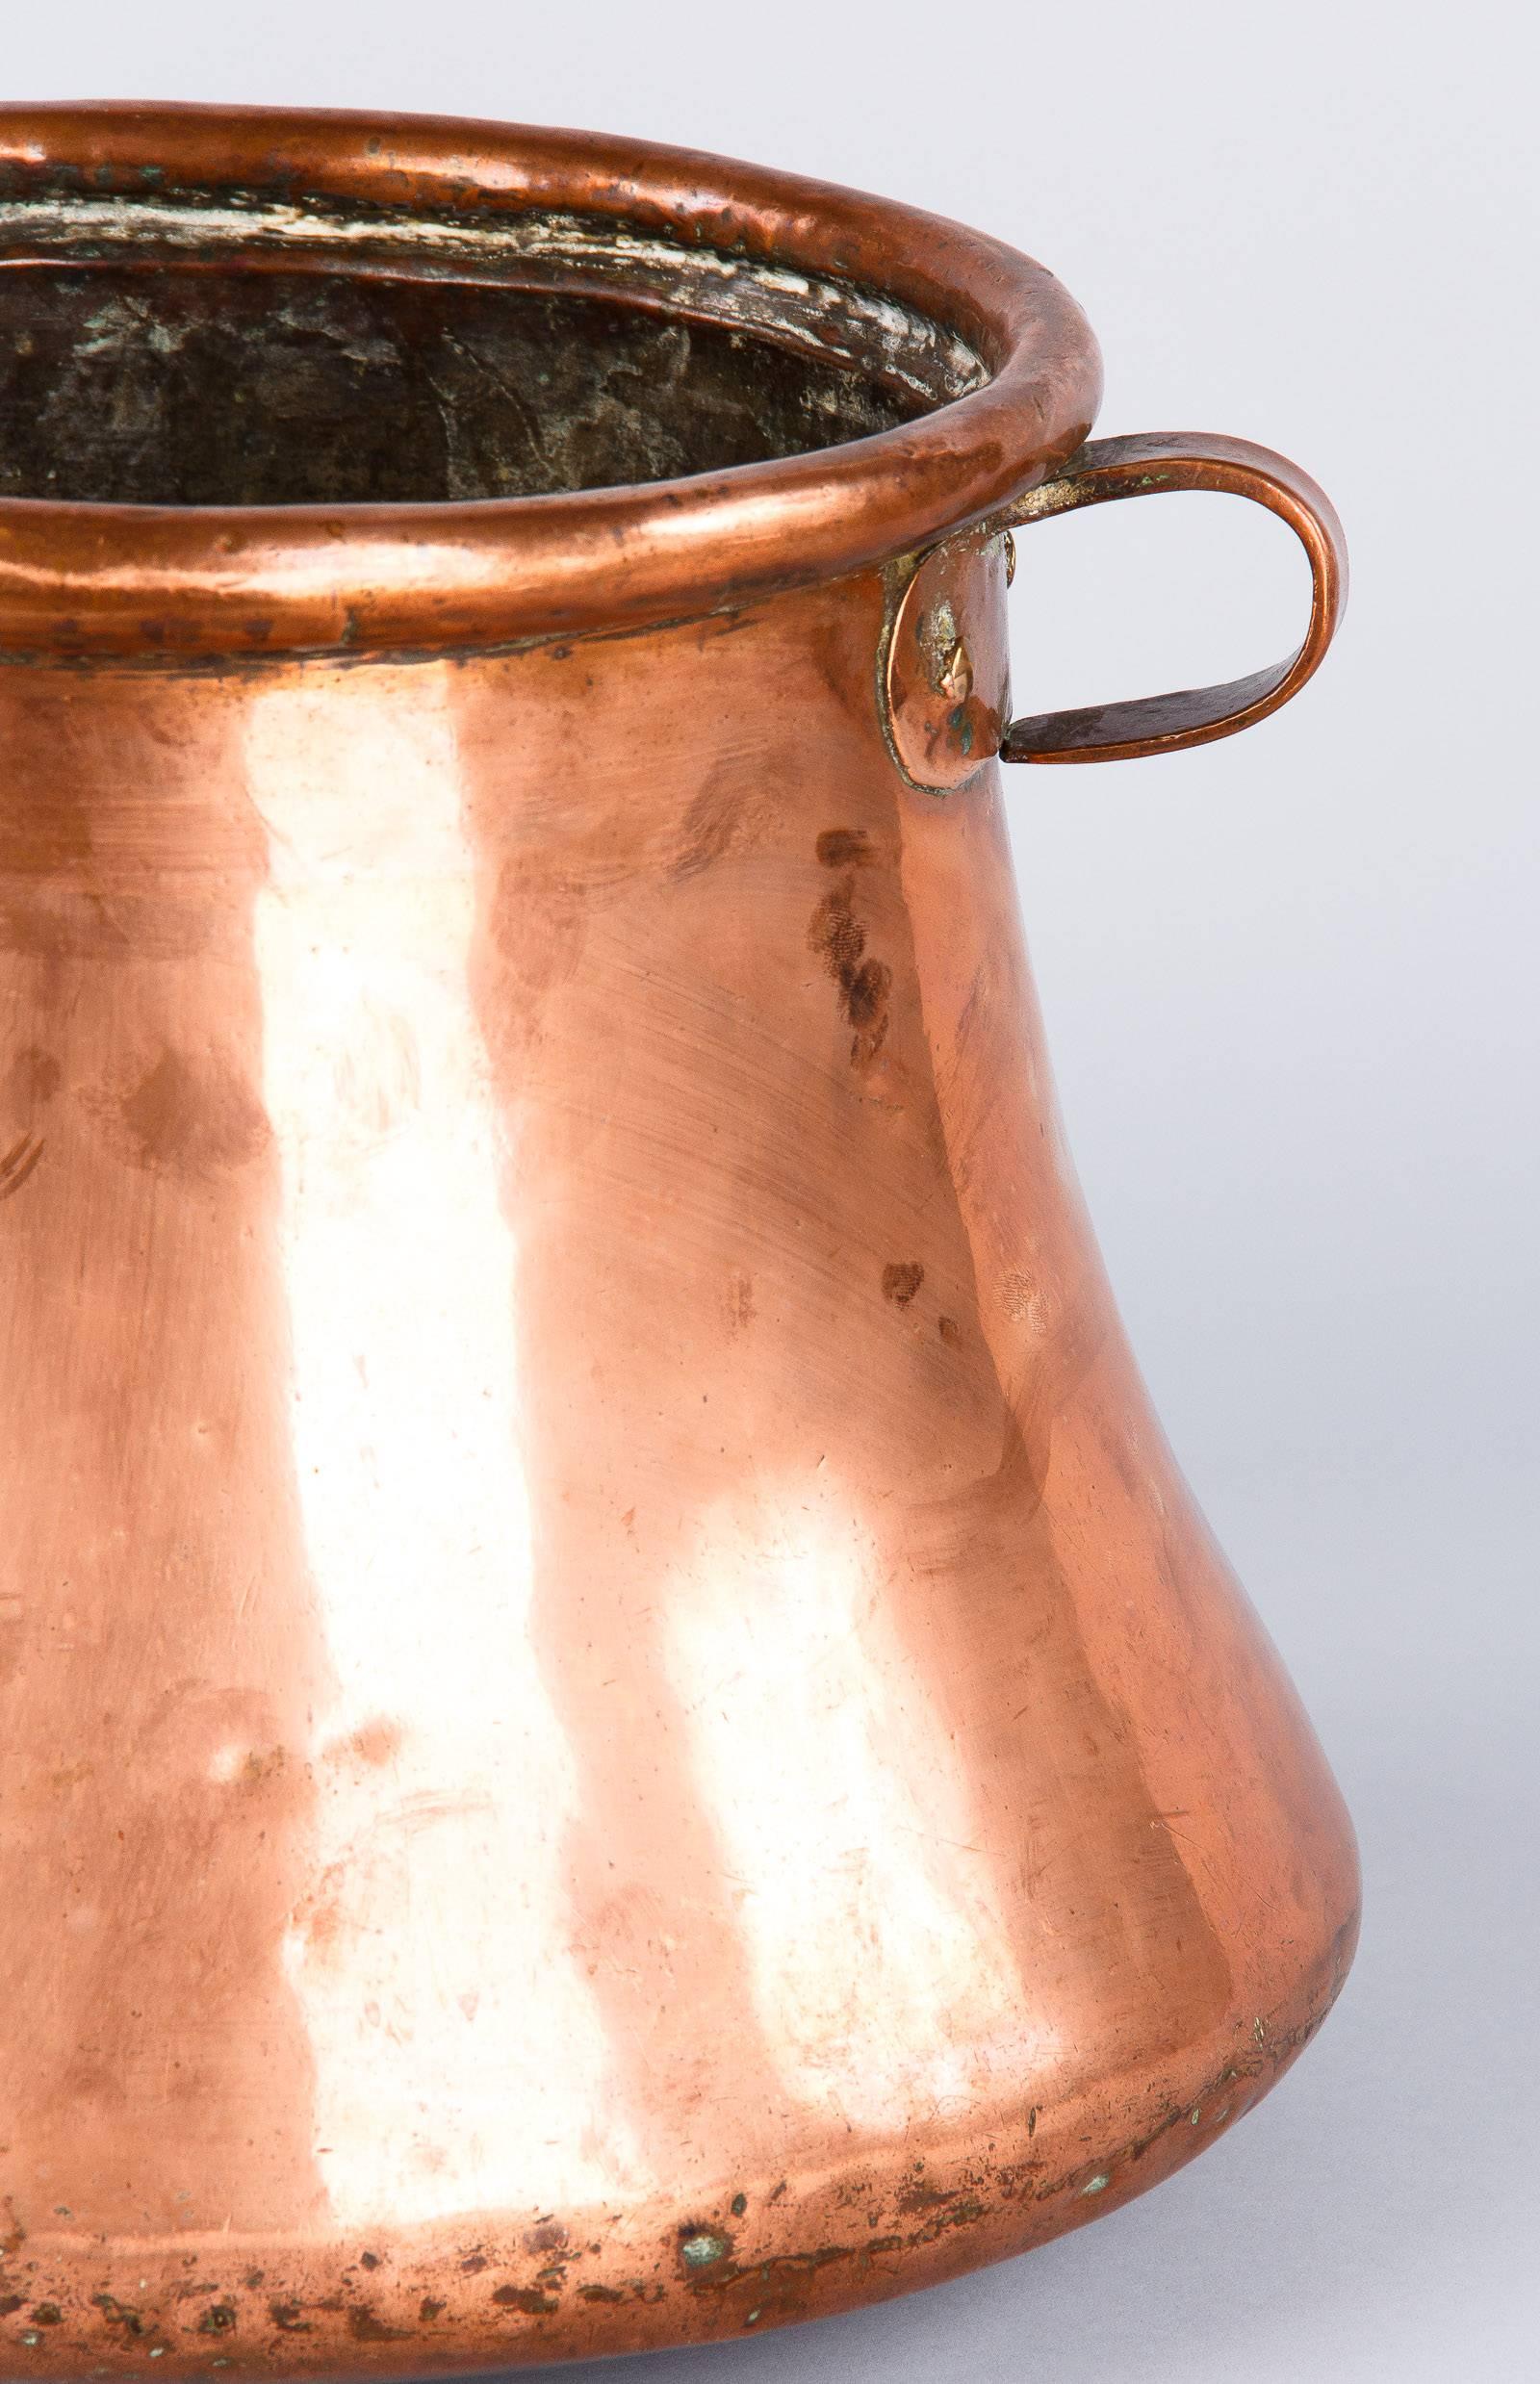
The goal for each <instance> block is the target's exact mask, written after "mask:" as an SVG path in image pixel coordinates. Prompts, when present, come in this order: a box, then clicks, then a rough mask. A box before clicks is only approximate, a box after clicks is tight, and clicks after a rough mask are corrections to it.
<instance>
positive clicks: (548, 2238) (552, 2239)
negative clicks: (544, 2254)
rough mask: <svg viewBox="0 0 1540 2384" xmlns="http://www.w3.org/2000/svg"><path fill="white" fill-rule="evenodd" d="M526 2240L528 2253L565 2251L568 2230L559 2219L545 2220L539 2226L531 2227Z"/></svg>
mask: <svg viewBox="0 0 1540 2384" xmlns="http://www.w3.org/2000/svg"><path fill="white" fill-rule="evenodd" d="M524 2240H525V2247H526V2250H528V2251H565V2250H566V2248H567V2230H566V2228H565V2227H564V2226H563V2225H562V2224H561V2221H560V2220H559V2219H557V2218H545V2219H542V2221H541V2223H540V2224H539V2226H537V2227H531V2228H530V2229H529V2232H528V2234H527V2235H526V2237H525V2239H524Z"/></svg>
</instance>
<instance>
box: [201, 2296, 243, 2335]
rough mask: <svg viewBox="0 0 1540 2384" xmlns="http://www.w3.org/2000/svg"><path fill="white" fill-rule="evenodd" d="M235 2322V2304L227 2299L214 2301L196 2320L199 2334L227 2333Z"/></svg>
mask: <svg viewBox="0 0 1540 2384" xmlns="http://www.w3.org/2000/svg"><path fill="white" fill-rule="evenodd" d="M234 2324H235V2306H234V2304H233V2303H232V2302H229V2301H216V2302H215V2304H214V2307H213V2308H212V2309H208V2310H205V2311H204V2313H203V2315H202V2317H201V2318H200V2319H199V2320H198V2332H199V2334H228V2333H229V2332H230V2329H231V2327H232V2326H233V2325H234Z"/></svg>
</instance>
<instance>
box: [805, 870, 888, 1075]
mask: <svg viewBox="0 0 1540 2384" xmlns="http://www.w3.org/2000/svg"><path fill="white" fill-rule="evenodd" d="M855 892H856V879H855V873H854V872H853V871H848V872H847V873H846V875H845V876H844V877H842V878H841V879H840V880H839V882H838V884H836V885H834V886H832V887H831V888H830V890H829V892H828V893H827V894H826V895H825V896H824V898H823V900H822V902H821V903H819V905H818V907H817V909H816V910H814V912H813V914H812V918H811V920H810V921H809V928H808V948H809V951H811V952H814V953H816V954H817V956H818V958H819V960H821V961H822V962H823V964H824V967H825V969H826V970H827V971H828V973H829V975H830V976H831V977H832V978H833V979H834V983H835V985H836V986H838V987H839V991H840V997H841V998H840V1007H841V1009H842V1010H843V1012H844V1013H845V1016H846V1018H847V1019H848V1020H849V1022H850V1024H851V1026H852V1027H853V1028H854V1029H855V1033H854V1035H853V1037H852V1038H851V1046H850V1058H851V1064H852V1066H853V1067H858V1068H866V1067H870V1065H871V1064H872V1062H873V1061H874V1060H875V1059H876V1057H877V1055H878V1053H879V1052H880V1051H881V1050H882V1047H883V1044H884V1041H885V1040H886V1035H887V1011H888V1001H889V997H890V995H891V992H892V986H893V972H892V970H891V969H890V968H889V967H888V965H887V963H886V961H878V960H867V959H863V957H862V955H863V954H864V953H865V950H866V930H865V929H864V927H862V925H861V923H860V920H859V919H858V918H857V916H856V914H855V910H854V908H853V904H854V900H855Z"/></svg>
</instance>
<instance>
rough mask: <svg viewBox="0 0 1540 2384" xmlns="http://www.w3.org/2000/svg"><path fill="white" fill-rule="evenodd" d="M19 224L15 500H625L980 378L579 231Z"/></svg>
mask: <svg viewBox="0 0 1540 2384" xmlns="http://www.w3.org/2000/svg"><path fill="white" fill-rule="evenodd" d="M0 217H3V218H5V220H3V221H0V244H3V245H0V258H3V264H0V496H6V497H23V498H42V499H56V500H72V501H75V502H88V503H103V504H149V505H276V504H347V503H375V502H386V503H390V502H410V503H431V502H436V501H443V500H466V499H478V498H505V497H524V496H531V495H546V494H552V493H556V492H561V491H568V490H577V489H585V488H604V487H614V486H617V485H620V484H623V483H629V482H639V481H652V480H658V479H668V478H674V477H678V476H681V475H686V474H694V473H706V472H719V471H722V470H724V469H727V468H730V467H732V466H733V465H741V464H753V463H759V462H763V461H767V460H769V459H772V458H775V457H779V456H787V455H798V454H805V453H808V452H809V451H810V450H812V449H820V448H827V447H832V446H834V445H836V444H838V443H839V442H841V441H844V440H849V439H858V438H862V437H865V436H867V435H868V434H870V433H872V432H875V431H882V430H886V429H889V428H892V427H894V426H895V425H897V424H899V423H905V422H908V421H910V420H911V419H912V418H913V417H914V416H915V415H916V414H919V413H922V412H924V411H926V410H927V409H928V408H929V407H930V406H933V405H935V404H936V403H937V402H942V401H944V400H945V399H946V398H947V397H952V396H955V395H958V394H961V392H962V390H963V388H966V387H968V386H971V385H975V384H976V382H977V380H978V379H979V378H981V377H982V374H981V372H979V370H978V368H977V360H976V359H974V358H972V357H971V355H970V354H969V352H968V351H967V350H966V348H965V347H964V346H963V344H962V343H961V342H960V341H959V340H958V339H956V338H955V337H951V336H949V335H948V334H947V333H946V332H945V331H944V330H943V329H941V328H940V327H938V326H937V325H935V324H933V323H930V322H928V321H926V320H924V319H922V318H920V317H917V316H913V315H910V314H907V313H906V311H905V310H903V309H901V308H898V307H896V306H894V305H893V304H892V302H891V301H890V300H885V299H884V298H883V297H882V295H881V294H874V293H867V292H861V291H860V290H857V289H855V288H854V287H852V286H850V285H844V284H838V283H834V282H832V281H828V282H824V283H822V284H819V283H816V282H814V281H811V280H809V278H808V277H807V276H806V275H798V274H794V273H787V272H785V271H783V270H782V271H777V270H776V269H774V268H773V267H768V266H766V265H764V264H763V263H760V264H755V263H752V262H750V261H748V260H745V259H742V258H733V257H727V256H720V255H716V254H714V253H713V252H711V251H709V250H704V249H701V248H699V247H694V248H691V247H687V246H686V245H685V244H683V243H672V244H671V243H667V242H660V241H658V240H656V239H653V240H649V241H645V242H644V241H640V240H636V239H631V240H629V241H628V240H627V239H626V238H625V237H624V236H622V235H617V233H616V232H615V230H614V229H613V227H596V226H595V225H593V224H591V223H590V224H584V223H583V222H581V221H580V220H579V219H577V218H552V217H549V216H547V217H544V218H533V217H526V218H520V219H519V220H518V221H517V222H516V223H515V224H513V225H511V226H510V225H509V224H507V223H503V224H501V225H497V226H492V227H486V226H474V225H473V226H463V225H458V226H457V225H449V226H448V227H446V225H445V224H444V223H443V222H442V221H441V222H438V223H435V224H431V225H423V224H407V225H403V224H401V223H394V224H382V223H376V222H371V223H366V224H364V225H362V226H360V225H359V224H358V223H357V222H356V220H355V221H353V222H351V223H349V222H346V221H343V220H340V219H339V218H336V217H327V216H325V215H323V214H319V213H314V212H312V213H311V214H309V215H304V214H302V213H299V212H297V211H295V210H294V209H292V208H291V209H289V210H285V211H280V210H278V209H276V208H269V210H267V211H266V214H265V213H264V211H263V210H262V209H261V208H260V207H258V208H252V207H247V208H246V209H245V210H244V211H243V213H242V214H241V215H240V216H239V217H238V218H233V219H232V218H231V217H230V216H229V214H228V213H226V214H225V215H223V216H220V215H218V214H217V213H216V212H215V211H214V210H211V209H199V208H189V207H183V208H181V209H179V210H178V209H173V208H170V207H168V206H166V205H162V206H160V207H158V208H157V207H155V206H144V205H138V204H134V203H129V202H116V203H115V202H110V201H109V202H95V203H92V202H90V201H73V202H71V201H67V200H54V201H52V202H51V203H49V204H46V205H42V206H39V205H38V204H37V203H36V202H35V203H34V204H32V205H30V206H15V205H11V206H8V207H5V208H4V209H0ZM344 248H347V249H348V251H349V253H348V254H347V257H346V260H345V259H344V258H343V256H342V255H341V254H340V253H339V252H340V251H341V250H342V249H344ZM29 252H30V253H29ZM446 252H447V253H446ZM5 268H9V269H5Z"/></svg>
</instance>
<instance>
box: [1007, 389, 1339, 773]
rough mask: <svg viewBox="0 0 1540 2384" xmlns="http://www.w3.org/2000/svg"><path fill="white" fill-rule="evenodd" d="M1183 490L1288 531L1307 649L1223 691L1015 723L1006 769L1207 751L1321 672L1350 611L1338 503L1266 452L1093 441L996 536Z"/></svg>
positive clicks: (1173, 436) (1215, 444)
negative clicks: (1295, 554)
mask: <svg viewBox="0 0 1540 2384" xmlns="http://www.w3.org/2000/svg"><path fill="white" fill-rule="evenodd" d="M1185 488H1207V489H1217V490H1219V491H1220V492H1222V493H1223V494H1225V495H1227V496H1234V497H1249V498H1250V499H1251V500H1252V501H1253V502H1254V503H1256V504H1259V505H1266V506H1267V508H1268V511H1269V512H1270V513H1276V514H1278V515H1279V516H1280V517H1281V518H1282V520H1284V521H1285V522H1287V523H1288V525H1289V526H1290V528H1291V529H1292V530H1293V531H1294V532H1295V534H1296V537H1297V538H1298V540H1299V543H1300V545H1301V546H1302V547H1303V548H1304V551H1305V552H1306V554H1308V556H1309V557H1310V574H1311V582H1312V585H1311V602H1310V625H1309V628H1307V629H1306V631H1305V635H1304V642H1303V644H1302V645H1301V646H1300V647H1299V648H1298V649H1297V651H1296V653H1294V654H1289V655H1287V656H1286V657H1285V659H1284V660H1283V661H1282V662H1275V663H1273V664H1272V666H1271V667H1270V669H1268V670H1265V671H1255V672H1253V673H1252V674H1251V676H1250V677H1249V678H1247V679H1228V680H1226V681H1225V682H1224V683H1223V684H1222V685H1219V686H1214V687H1189V688H1184V689H1183V690H1182V691H1181V692H1180V693H1177V694H1174V695H1155V696H1141V697H1137V698H1136V699H1134V700H1133V701H1132V702H1128V703H1122V704H1092V705H1086V706H1085V707H1084V708H1083V709H1082V710H1079V711H1065V712H1040V713H1037V714H1035V715H1033V716H1032V717H1031V718H1028V719H1024V720H1014V721H1013V722H1012V723H1011V726H1010V727H1009V728H1008V729H1007V731H1006V732H1005V735H1004V737H1003V738H1002V740H1001V744H1000V758H1001V760H1002V761H1128V760H1132V759H1133V758H1134V757H1135V756H1138V755H1141V754H1169V753H1176V752H1177V751H1179V749H1180V748H1181V747H1182V746H1184V745H1206V744H1208V743H1209V741H1210V740H1211V739H1212V738H1214V737H1219V736H1233V735H1234V734H1235V731H1237V730H1238V729H1249V728H1250V726H1251V724H1252V722H1253V721H1256V720H1262V719H1264V718H1265V717H1266V715H1267V714H1268V713H1269V712H1275V711H1276V710H1277V708H1278V706H1279V705H1280V704H1287V703H1288V701H1289V698H1290V697H1291V696H1292V695H1297V694H1298V692H1299V689H1300V688H1301V687H1302V686H1303V685H1304V683H1305V680H1306V679H1309V678H1310V676H1311V674H1312V673H1313V672H1314V671H1315V670H1316V668H1317V666H1318V665H1319V663H1320V661H1321V658H1322V654H1324V653H1325V651H1326V648H1327V647H1328V646H1329V645H1330V643H1331V641H1332V637H1333V636H1334V634H1335V632H1336V628H1337V624H1338V622H1339V621H1340V620H1341V619H1342V615H1343V608H1344V606H1345V604H1346V603H1347V543H1346V541H1345V539H1344V537H1343V529H1342V524H1341V523H1340V522H1339V521H1338V519H1337V515H1336V511H1335V509H1334V508H1333V506H1332V503H1331V500H1330V499H1329V498H1328V497H1327V496H1326V495H1325V494H1324V493H1323V491H1322V490H1321V489H1319V488H1318V487H1317V486H1316V483H1315V482H1314V480H1312V479H1311V477H1310V475H1309V474H1308V473H1304V472H1301V471H1300V470H1299V468H1298V466H1297V465H1296V464H1291V463H1290V462H1289V461H1288V459H1287V458H1286V457H1285V456H1282V455H1275V454H1274V453H1273V452H1272V449H1270V448H1265V447H1254V446H1253V445H1252V444H1251V442H1250V441H1249V440H1248V439H1225V438H1217V437H1215V438H1211V437H1208V436H1206V435H1205V434H1203V433H1201V432H1193V431H1175V432H1169V433H1167V432H1161V431H1146V432H1143V433H1142V434H1141V435H1139V436H1137V437H1134V438H1129V439H1092V440H1090V441H1088V442H1087V444H1086V445H1085V446H1084V447H1083V448H1081V449H1078V451H1077V452H1076V453H1075V454H1074V455H1072V456H1071V457H1070V458H1069V460H1068V462H1067V463H1066V464H1065V465H1064V466H1063V468H1062V469H1061V470H1060V471H1059V472H1058V473H1057V474H1056V475H1055V476H1054V478H1053V479H1051V480H1045V481H1044V482H1043V483H1042V484H1041V486H1040V487H1038V488H1035V489H1033V490H1032V491H1031V492H1030V494H1029V495H1027V496H1026V497H1023V498H1020V499H1018V500H1017V501H1016V502H1015V503H1014V505H1013V506H1012V507H1011V508H1010V510H1009V512H1007V513H1004V514H1001V515H1000V516H999V517H998V526H999V527H1001V528H1005V529H1009V528H1014V527H1017V526H1022V525H1024V524H1027V523H1032V522H1041V521H1045V520H1046V519H1047V518H1048V516H1049V515H1051V514H1055V513H1069V512H1073V511H1074V510H1075V509H1076V508H1078V507H1079V506H1081V505H1102V504H1106V503H1108V502H1109V501H1110V500H1112V499H1113V498H1115V497H1156V496H1164V495H1168V493H1169V492H1170V491H1171V490H1173V489H1185Z"/></svg>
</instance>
